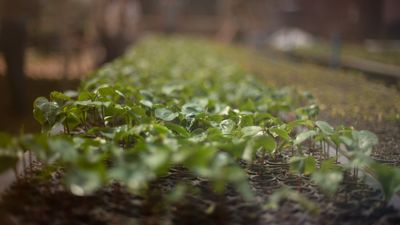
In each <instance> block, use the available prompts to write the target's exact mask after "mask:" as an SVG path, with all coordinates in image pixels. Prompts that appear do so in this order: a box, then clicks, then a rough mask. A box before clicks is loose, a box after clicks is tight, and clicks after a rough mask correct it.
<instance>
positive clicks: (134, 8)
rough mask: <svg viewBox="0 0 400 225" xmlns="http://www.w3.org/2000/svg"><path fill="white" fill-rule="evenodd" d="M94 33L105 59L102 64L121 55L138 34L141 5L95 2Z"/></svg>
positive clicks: (121, 1) (112, 0) (124, 0)
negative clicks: (96, 34)
mask: <svg viewBox="0 0 400 225" xmlns="http://www.w3.org/2000/svg"><path fill="white" fill-rule="evenodd" d="M95 8H96V9H97V13H96V19H95V20H96V21H95V23H96V25H95V26H96V31H97V33H98V38H99V42H100V44H101V46H102V47H103V48H104V51H105V57H104V60H103V61H102V63H106V62H109V61H112V60H113V59H115V58H117V57H118V56H120V55H122V54H123V53H124V51H125V50H126V48H127V47H128V46H129V45H130V44H132V43H133V41H135V39H136V38H137V36H138V32H139V21H140V18H141V5H140V2H139V1H138V0H97V1H95Z"/></svg>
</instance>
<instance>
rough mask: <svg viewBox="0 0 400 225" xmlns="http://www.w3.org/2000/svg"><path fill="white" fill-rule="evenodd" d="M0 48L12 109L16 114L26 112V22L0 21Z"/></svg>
mask: <svg viewBox="0 0 400 225" xmlns="http://www.w3.org/2000/svg"><path fill="white" fill-rule="evenodd" d="M0 27H1V32H0V33H1V38H0V46H1V48H2V50H3V55H4V59H5V63H6V67H7V68H6V76H7V78H8V82H9V87H10V89H11V96H12V103H13V107H14V109H15V110H16V112H18V113H24V112H26V104H25V103H26V102H25V101H26V88H25V73H24V66H25V48H26V40H27V30H26V22H25V21H23V20H19V21H18V20H15V19H11V20H7V19H3V20H2V21H1V26H0Z"/></svg>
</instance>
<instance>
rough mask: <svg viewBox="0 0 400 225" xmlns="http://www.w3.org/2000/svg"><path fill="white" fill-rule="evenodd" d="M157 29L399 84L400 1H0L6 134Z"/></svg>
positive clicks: (1, 115) (1, 126) (0, 125)
mask: <svg viewBox="0 0 400 225" xmlns="http://www.w3.org/2000/svg"><path fill="white" fill-rule="evenodd" d="M153 33H164V34H168V35H171V34H185V35H191V36H200V37H204V38H210V39H214V40H217V41H220V42H223V43H238V44H241V45H246V46H250V47H252V48H255V49H257V51H260V52H261V53H262V54H263V55H265V56H266V57H277V56H278V55H279V56H280V55H281V54H283V55H284V56H285V57H287V60H295V61H300V62H303V61H304V60H306V61H311V62H313V63H315V64H318V65H323V66H326V67H330V68H332V67H333V68H350V69H354V70H358V71H361V72H364V73H365V74H367V75H368V74H369V75H371V74H372V75H376V74H378V75H380V76H381V77H383V80H385V82H386V83H388V84H391V85H393V84H394V85H397V88H398V80H399V77H400V75H399V73H400V69H399V68H400V67H399V66H400V1H398V0H12V1H11V0H0V53H1V54H0V94H1V100H0V107H1V108H0V109H1V112H0V131H8V132H14V133H16V132H19V131H20V129H24V130H25V131H35V130H37V129H38V127H37V126H36V125H34V122H33V123H32V122H31V121H32V117H31V116H30V115H31V110H32V109H31V108H32V107H31V105H32V102H33V100H34V98H36V97H37V96H47V95H48V93H49V92H50V91H52V90H66V89H73V88H77V86H78V85H79V79H82V78H83V77H84V76H86V75H88V74H89V73H90V72H91V71H94V70H95V69H96V68H97V67H99V66H101V65H102V64H104V63H107V62H109V61H111V60H113V59H115V58H116V57H118V56H120V55H122V54H123V53H124V51H125V50H126V49H127V47H129V46H131V45H134V44H135V43H136V42H137V41H138V40H139V39H140V38H144V37H146V36H147V35H149V34H153ZM21 124H24V125H23V126H24V128H21Z"/></svg>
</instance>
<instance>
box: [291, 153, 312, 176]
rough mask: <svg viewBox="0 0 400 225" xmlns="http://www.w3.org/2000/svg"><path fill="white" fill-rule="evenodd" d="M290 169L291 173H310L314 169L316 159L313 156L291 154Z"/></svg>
mask: <svg viewBox="0 0 400 225" xmlns="http://www.w3.org/2000/svg"><path fill="white" fill-rule="evenodd" d="M289 163H290V170H291V171H292V172H293V173H298V174H304V175H310V174H312V173H313V172H314V171H315V170H316V163H317V162H316V160H315V158H314V157H313V156H307V157H303V156H293V157H292V158H290V160H289Z"/></svg>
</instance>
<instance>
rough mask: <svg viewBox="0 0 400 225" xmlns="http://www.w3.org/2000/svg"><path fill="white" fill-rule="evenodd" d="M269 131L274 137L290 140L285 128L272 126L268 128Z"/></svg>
mask: <svg viewBox="0 0 400 225" xmlns="http://www.w3.org/2000/svg"><path fill="white" fill-rule="evenodd" d="M269 131H270V132H271V134H272V135H274V136H275V137H280V138H282V139H283V140H285V141H289V140H290V136H289V133H288V132H287V131H286V130H285V129H282V128H277V127H272V128H269Z"/></svg>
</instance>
